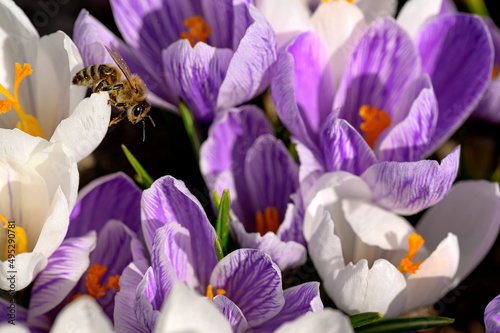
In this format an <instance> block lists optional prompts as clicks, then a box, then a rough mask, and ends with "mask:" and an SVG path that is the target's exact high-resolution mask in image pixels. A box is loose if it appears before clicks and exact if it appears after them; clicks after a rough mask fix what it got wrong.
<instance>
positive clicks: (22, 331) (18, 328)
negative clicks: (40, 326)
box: [0, 322, 30, 333]
mask: <svg viewBox="0 0 500 333" xmlns="http://www.w3.org/2000/svg"><path fill="white" fill-rule="evenodd" d="M0 332H10V333H30V330H29V329H28V328H27V327H26V326H24V325H22V324H19V323H17V322H16V324H15V325H12V324H8V323H2V324H0Z"/></svg>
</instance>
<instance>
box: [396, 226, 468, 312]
mask: <svg viewBox="0 0 500 333" xmlns="http://www.w3.org/2000/svg"><path fill="white" fill-rule="evenodd" d="M459 258H460V250H459V248H458V240H457V237H456V236H455V235H453V234H448V237H446V238H445V239H443V241H442V242H441V243H440V244H439V245H438V247H437V248H436V250H434V252H432V253H431V255H430V256H429V257H428V258H427V259H426V260H424V262H423V263H422V265H420V267H419V269H418V271H417V272H416V273H415V274H410V276H409V277H408V279H407V280H406V283H407V284H408V287H407V298H406V306H405V311H404V312H407V311H410V310H413V309H417V308H420V307H424V306H427V305H431V304H433V303H435V302H436V301H437V300H439V299H440V298H441V297H442V296H444V294H446V293H447V292H448V291H450V289H449V285H450V282H451V281H452V280H453V277H454V276H455V273H456V272H457V268H458V262H459Z"/></svg>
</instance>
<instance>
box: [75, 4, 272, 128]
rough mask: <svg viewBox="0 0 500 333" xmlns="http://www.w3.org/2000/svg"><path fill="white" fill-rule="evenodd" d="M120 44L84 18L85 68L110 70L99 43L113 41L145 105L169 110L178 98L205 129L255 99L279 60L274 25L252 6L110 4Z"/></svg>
mask: <svg viewBox="0 0 500 333" xmlns="http://www.w3.org/2000/svg"><path fill="white" fill-rule="evenodd" d="M110 3H111V8H112V10H113V14H114V17H115V21H116V24H117V26H118V29H119V30H120V32H121V34H122V36H123V38H124V39H125V42H126V43H124V42H123V41H121V40H119V39H118V38H117V37H116V36H115V35H113V34H112V33H111V32H110V31H109V30H108V29H106V28H105V27H104V26H103V25H102V24H101V23H100V22H98V21H97V20H96V19H95V18H93V17H92V16H90V15H89V13H88V12H87V11H82V12H81V13H80V15H79V17H78V19H77V21H76V23H75V28H74V31H75V32H74V40H75V44H76V45H77V46H78V48H79V49H80V50H81V53H82V57H83V59H84V64H85V65H92V64H96V63H106V62H107V63H112V61H111V59H110V58H109V56H108V55H107V54H106V51H105V50H104V48H103V47H102V44H109V43H110V42H112V43H113V44H114V45H115V46H116V47H117V49H118V50H119V52H120V53H121V54H122V55H123V57H124V59H125V61H126V62H127V63H128V64H129V67H130V69H131V71H132V72H135V73H137V74H139V76H141V77H142V78H143V79H144V81H145V83H146V84H147V86H148V89H149V90H150V92H151V93H152V94H150V100H151V102H152V103H153V104H155V105H157V106H160V107H169V104H170V108H172V105H171V104H173V105H177V103H178V101H179V98H181V99H182V100H183V101H184V102H185V103H186V105H187V106H188V107H189V109H190V110H191V112H192V113H193V115H194V117H195V118H196V119H197V120H198V121H200V122H203V123H208V122H210V121H211V120H212V118H213V116H214V113H215V112H216V111H217V110H219V109H221V108H225V107H231V106H235V105H239V104H242V103H244V102H246V101H248V100H250V99H252V98H253V97H255V96H257V95H258V94H260V93H261V92H262V91H263V90H264V89H265V88H266V87H267V86H268V85H269V82H270V69H271V67H272V65H273V63H274V62H275V60H276V39H275V35H274V32H273V30H272V28H271V26H270V25H269V24H268V23H267V21H266V20H265V19H264V17H263V16H262V15H261V14H260V13H259V12H258V11H257V10H256V9H255V7H254V6H253V5H252V4H249V1H244V0H237V1H233V0H221V1H216V2H214V1H211V0H199V1H166V0H153V1H147V2H144V1H139V0H112V1H111V2H110Z"/></svg>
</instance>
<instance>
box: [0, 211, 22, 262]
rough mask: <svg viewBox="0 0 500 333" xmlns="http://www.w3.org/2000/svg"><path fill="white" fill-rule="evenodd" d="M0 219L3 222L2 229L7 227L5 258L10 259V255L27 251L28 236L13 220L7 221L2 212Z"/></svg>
mask: <svg viewBox="0 0 500 333" xmlns="http://www.w3.org/2000/svg"><path fill="white" fill-rule="evenodd" d="M0 220H1V221H2V222H3V223H4V226H3V227H4V229H7V241H6V244H5V259H11V258H12V256H15V255H18V254H21V253H25V252H28V237H27V236H26V232H25V231H24V229H23V228H21V227H19V226H17V225H16V224H15V221H12V222H9V221H7V219H6V218H5V217H3V216H2V214H0Z"/></svg>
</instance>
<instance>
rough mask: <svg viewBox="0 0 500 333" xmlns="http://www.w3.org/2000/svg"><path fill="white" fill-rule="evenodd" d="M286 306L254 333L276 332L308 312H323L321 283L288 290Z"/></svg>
mask: <svg viewBox="0 0 500 333" xmlns="http://www.w3.org/2000/svg"><path fill="white" fill-rule="evenodd" d="M283 295H284V296H285V305H284V306H283V309H281V311H280V313H279V314H278V315H277V316H275V317H274V318H271V319H270V320H268V321H266V322H265V323H263V324H262V325H261V326H259V327H255V328H254V329H253V331H252V332H274V331H275V330H276V329H277V328H278V327H280V326H281V325H282V324H284V323H286V322H288V321H292V320H295V319H297V318H298V317H300V316H302V315H304V314H306V313H307V312H316V311H321V310H323V302H321V297H320V295H319V282H308V283H303V284H301V285H298V286H295V287H292V288H288V289H286V290H285V291H284V292H283Z"/></svg>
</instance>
